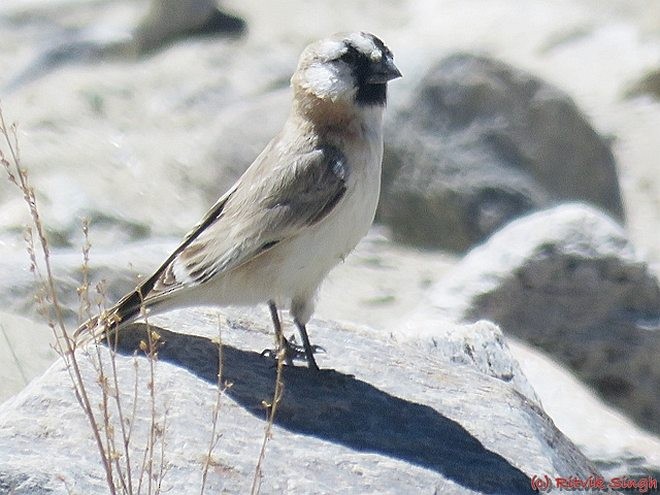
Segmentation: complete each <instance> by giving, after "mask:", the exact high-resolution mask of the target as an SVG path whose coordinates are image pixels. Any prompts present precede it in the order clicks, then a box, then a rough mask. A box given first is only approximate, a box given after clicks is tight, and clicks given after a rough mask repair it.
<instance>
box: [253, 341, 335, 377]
mask: <svg viewBox="0 0 660 495" xmlns="http://www.w3.org/2000/svg"><path fill="white" fill-rule="evenodd" d="M280 352H283V353H284V355H283V359H284V363H285V364H286V365H287V366H293V361H294V360H296V361H307V354H306V353H305V347H304V346H301V345H298V344H296V337H295V335H292V336H291V337H290V338H289V339H288V340H287V339H286V338H283V339H282V345H281V347H280V348H279V349H264V350H263V351H261V356H262V357H267V358H271V359H278V355H279V353H280ZM318 352H322V353H325V349H324V348H323V347H321V346H318V345H313V346H312V353H314V354H316V353H318ZM314 364H316V363H314ZM310 367H313V366H310ZM316 369H318V366H317V367H316Z"/></svg>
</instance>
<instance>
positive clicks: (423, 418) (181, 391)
mask: <svg viewBox="0 0 660 495" xmlns="http://www.w3.org/2000/svg"><path fill="white" fill-rule="evenodd" d="M153 323H154V324H158V325H159V326H161V327H169V328H176V329H177V331H184V332H196V333H200V334H202V335H204V336H193V335H185V334H178V333H173V332H169V331H166V330H159V331H160V334H161V339H162V342H163V343H162V345H161V347H160V350H159V356H160V361H159V362H158V363H157V365H156V374H155V376H156V379H155V391H156V415H155V417H156V421H157V422H158V423H159V425H162V424H163V421H164V425H165V428H164V437H163V438H164V441H165V444H166V450H165V455H164V460H165V463H166V465H167V472H166V474H165V477H164V480H163V484H162V489H163V490H165V491H167V490H170V491H171V492H172V493H188V492H190V487H191V486H196V487H198V486H199V485H200V483H201V467H202V462H203V459H204V456H205V454H206V451H207V449H208V445H209V441H210V438H211V413H212V410H213V404H214V402H215V399H216V395H217V388H216V386H215V383H216V380H217V377H216V374H217V363H218V353H217V346H216V344H214V343H213V342H212V341H211V340H210V339H209V337H213V336H217V334H218V326H219V325H218V315H216V314H213V313H208V314H203V313H201V312H198V311H197V312H196V311H182V312H177V313H172V314H170V315H169V316H168V317H161V318H158V319H154V322H153ZM227 327H229V328H227ZM141 328H142V327H137V330H134V331H127V332H126V334H125V338H124V339H123V340H122V346H124V348H125V349H126V350H127V351H128V352H129V355H127V356H119V357H118V358H117V366H118V369H119V383H120V386H119V390H120V395H121V400H122V401H123V403H124V407H125V408H126V410H130V407H131V402H132V397H133V395H134V394H133V390H134V382H135V373H136V369H135V366H136V364H135V363H137V374H138V376H139V378H138V382H137V389H136V390H137V391H138V392H137V393H138V406H137V412H136V416H135V419H134V420H133V422H132V428H133V430H132V431H133V433H132V434H133V440H134V441H135V451H133V453H134V454H137V452H141V448H143V445H144V443H143V442H144V439H145V437H146V435H147V432H148V424H149V421H150V418H151V412H150V407H149V400H148V386H147V382H148V381H149V372H148V361H147V360H146V359H145V358H142V357H139V358H134V357H131V356H130V352H132V351H131V350H132V349H134V348H135V346H136V345H137V342H138V341H139V340H140V339H141V338H144V334H142V333H140V332H141ZM220 328H221V332H222V334H221V338H222V342H223V347H222V349H223V352H222V361H223V367H222V379H223V381H228V382H231V384H232V385H231V387H230V388H228V389H227V390H226V392H225V394H224V395H223V397H222V400H221V403H220V416H219V422H218V432H219V433H220V435H221V437H220V441H219V443H218V446H217V448H216V450H215V451H214V453H213V461H214V462H213V466H212V469H211V472H210V473H209V477H208V482H207V493H217V492H219V491H224V492H225V493H245V492H246V491H247V490H248V489H249V486H250V483H251V480H252V478H253V473H254V471H255V465H256V462H257V458H258V453H259V448H260V445H261V443H262V440H263V435H264V427H265V425H266V422H265V417H266V411H265V410H264V406H263V401H266V402H271V401H272V394H273V386H274V379H275V370H274V368H273V363H272V362H271V361H270V360H269V359H267V358H263V357H261V356H260V355H259V354H258V351H259V350H261V349H263V348H264V347H269V346H270V345H271V344H272V335H270V324H269V321H268V317H267V315H266V314H265V312H263V313H260V314H259V315H257V314H256V313H255V312H250V313H245V312H238V311H237V312H232V313H231V314H230V316H228V317H227V318H226V320H225V322H224V323H223V324H222V325H220ZM310 332H311V335H312V338H313V341H314V342H315V343H316V344H318V345H321V346H323V347H324V348H325V349H326V350H327V355H325V356H319V364H320V365H321V366H322V367H324V368H330V367H332V368H334V370H330V369H326V370H323V371H322V372H320V373H319V374H312V373H310V372H309V371H308V370H307V369H306V368H304V367H297V368H287V369H285V370H284V376H283V381H284V396H283V399H282V402H281V403H280V405H279V408H278V413H277V415H276V419H275V426H274V429H273V436H272V438H271V440H270V441H269V443H268V445H267V448H266V456H265V459H264V462H263V464H262V469H261V472H262V479H261V493H282V492H286V493H328V492H333V493H349V492H352V493H355V492H356V491H357V492H365V491H369V492H378V493H443V494H466V493H492V494H495V493H507V494H518V493H529V492H530V491H531V489H530V478H531V477H533V476H534V475H545V474H548V475H550V476H554V475H561V476H569V475H575V476H578V477H586V476H589V475H590V474H597V472H596V470H595V469H594V468H593V466H592V465H591V464H590V463H589V462H588V461H587V460H586V459H585V458H584V456H583V455H582V454H581V453H580V452H579V451H578V450H577V449H576V448H575V447H574V446H573V445H572V444H571V443H570V442H569V441H568V440H567V439H566V438H565V437H564V436H563V435H562V434H561V433H560V432H559V431H558V430H557V429H556V428H555V427H554V425H553V423H552V421H551V420H550V419H549V418H548V417H547V416H546V415H545V414H544V413H543V411H542V409H541V408H540V407H538V406H537V405H535V403H534V402H532V401H529V400H528V399H526V398H525V397H524V396H523V395H521V394H520V393H518V392H516V391H515V389H514V388H513V387H512V386H511V385H510V384H509V383H507V382H505V381H503V380H501V379H497V378H493V377H491V376H488V375H486V374H484V373H481V372H479V371H477V370H476V369H474V368H473V367H471V366H462V365H459V364H457V363H450V362H448V361H446V360H444V359H443V358H442V357H440V356H435V355H434V354H432V353H429V352H428V351H424V350H421V349H420V348H419V347H417V346H409V345H399V344H395V343H393V342H391V341H382V340H380V339H379V338H377V337H376V336H375V335H374V333H373V331H369V330H367V329H364V328H363V329H356V328H353V329H351V331H347V330H345V329H342V328H339V327H337V326H336V325H333V324H330V323H322V322H318V321H317V322H313V323H312V324H311V325H310ZM102 354H103V355H105V351H103V352H102ZM104 359H106V358H104ZM81 362H82V363H83V368H84V372H85V374H86V376H87V378H88V380H89V381H88V387H89V390H90V392H91V394H92V402H93V403H95V404H96V403H97V402H98V401H99V400H100V399H99V397H98V390H97V388H96V385H94V379H95V376H94V375H95V373H94V372H93V369H92V367H91V365H90V362H89V360H87V358H85V357H84V356H83V357H82V359H81ZM410 363H415V365H414V366H410ZM105 364H106V366H107V365H108V363H107V360H106V361H105ZM106 369H107V367H106ZM165 412H166V419H165V420H163V415H164V414H165ZM115 417H116V414H115V415H113V421H114V419H115ZM115 431H118V430H117V429H115ZM94 448H95V447H94V443H93V441H92V438H91V434H90V433H89V431H88V428H87V425H86V423H85V418H84V417H83V416H82V414H81V412H80V410H79V408H78V406H77V405H76V403H75V399H74V397H73V394H72V392H71V388H70V385H69V382H68V376H67V373H66V372H65V371H64V369H63V367H62V363H61V362H58V363H56V364H55V365H54V366H53V367H52V368H51V369H50V370H49V371H48V372H47V373H46V374H45V375H44V376H43V377H41V378H39V379H37V380H35V381H34V382H33V383H31V385H30V386H29V387H27V388H26V389H25V390H24V391H23V392H21V393H20V394H19V395H17V396H16V397H14V398H13V399H12V400H10V401H8V402H6V403H5V404H3V405H2V407H0V458H2V459H3V463H2V464H1V465H0V486H3V487H9V490H12V489H13V490H14V492H13V493H15V494H16V495H22V494H26V493H30V494H31V495H37V494H45V493H67V488H66V486H65V483H66V485H67V486H68V487H69V489H72V490H73V491H74V492H80V493H86V494H90V495H91V494H95V493H105V488H104V481H103V473H102V470H101V468H100V466H99V464H98V461H97V459H96V457H95V456H94ZM135 458H139V456H138V455H135ZM158 466H159V461H158V462H157V463H156V468H158ZM301 470H304V473H303V474H301ZM196 490H197V488H195V491H196Z"/></svg>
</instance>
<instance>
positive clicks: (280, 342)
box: [262, 301, 293, 366]
mask: <svg viewBox="0 0 660 495" xmlns="http://www.w3.org/2000/svg"><path fill="white" fill-rule="evenodd" d="M268 309H269V310H270V317H271V319H272V320H273V327H274V328H275V345H276V346H277V352H278V353H279V352H280V351H282V350H283V351H284V360H285V362H286V364H287V365H289V366H293V352H292V349H291V345H290V344H289V341H288V340H286V337H285V336H284V334H283V333H282V323H280V316H279V314H278V313H277V306H275V302H274V301H268ZM265 352H266V351H264V353H265ZM264 353H262V354H264Z"/></svg>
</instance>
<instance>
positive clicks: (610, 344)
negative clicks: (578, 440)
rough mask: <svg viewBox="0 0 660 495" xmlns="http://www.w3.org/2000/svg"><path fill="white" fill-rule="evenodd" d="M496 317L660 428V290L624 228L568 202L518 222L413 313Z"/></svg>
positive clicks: (416, 317)
mask: <svg viewBox="0 0 660 495" xmlns="http://www.w3.org/2000/svg"><path fill="white" fill-rule="evenodd" d="M429 318H435V319H437V318H449V319H450V320H452V321H458V322H466V321H473V320H477V319H482V318H483V319H489V320H492V321H494V322H496V323H497V324H498V325H500V326H501V327H502V329H503V331H504V332H505V333H508V334H510V335H514V336H516V337H519V338H521V339H523V340H525V341H527V342H529V343H531V344H533V345H535V346H537V347H540V348H541V349H543V350H544V351H546V352H547V353H549V354H550V355H552V356H553V357H554V358H555V359H558V360H559V361H561V362H562V363H564V364H566V365H568V366H570V367H571V368H572V369H573V370H574V371H575V372H576V373H577V374H578V376H580V377H581V378H582V379H583V380H584V381H586V382H587V383H588V384H590V385H591V386H593V387H594V388H595V389H596V390H597V391H598V393H599V394H600V395H601V396H602V397H604V398H605V399H606V400H608V401H609V402H610V403H612V404H614V405H616V406H617V407H619V408H620V409H622V410H624V411H626V412H627V413H628V414H629V415H630V416H631V417H633V418H634V419H635V420H636V421H637V422H638V423H639V424H640V425H642V426H645V427H646V428H649V429H651V430H652V431H655V432H658V431H660V420H659V418H660V396H658V393H657V392H658V390H660V361H659V360H658V359H657V356H658V353H659V352H660V332H659V331H658V330H659V329H660V289H659V288H658V280H657V278H656V277H655V276H654V275H653V273H651V272H650V271H649V269H648V267H647V265H646V264H645V263H644V261H643V260H641V259H640V258H639V257H638V256H637V255H636V254H635V252H634V250H633V248H632V246H631V244H630V243H629V241H628V239H627V237H626V234H625V232H624V231H623V229H622V228H621V227H620V226H619V225H618V224H617V223H616V222H615V221H614V220H612V219H611V218H609V217H608V216H607V215H605V214H604V213H602V212H600V211H598V210H596V209H594V208H592V207H590V206H587V205H583V204H566V205H562V206H558V207H556V208H552V209H549V210H545V211H541V212H537V213H534V214H531V215H529V216H527V217H524V218H521V219H519V220H517V221H515V222H512V223H511V224H510V225H508V226H507V227H505V228H503V229H502V230H500V231H499V232H497V233H496V234H495V235H493V236H492V237H491V238H490V239H489V240H488V241H487V242H486V243H484V244H483V245H481V246H478V247H476V248H474V249H473V250H472V251H470V252H469V253H468V254H467V255H466V256H465V257H464V258H463V259H462V260H461V261H460V262H459V264H458V265H457V266H456V267H455V268H454V269H452V270H451V271H450V272H449V273H448V274H447V275H446V276H445V277H444V278H443V279H441V280H440V281H439V282H438V283H437V284H436V285H435V286H434V288H433V289H431V290H430V291H429V296H428V301H425V302H424V303H422V304H421V305H420V308H419V309H418V310H417V311H415V312H413V314H412V315H411V316H410V318H408V320H409V321H410V323H409V324H410V325H412V326H413V327H414V326H415V325H417V323H418V322H420V321H427V320H428V319H429Z"/></svg>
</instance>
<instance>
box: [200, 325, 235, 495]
mask: <svg viewBox="0 0 660 495" xmlns="http://www.w3.org/2000/svg"><path fill="white" fill-rule="evenodd" d="M216 343H217V345H218V389H217V393H216V396H215V404H214V406H213V417H212V422H211V423H212V429H211V441H210V442H209V449H208V452H207V453H206V458H205V459H204V466H203V468H202V488H201V490H200V492H199V494H200V495H204V490H205V489H206V478H207V476H208V472H209V466H210V465H211V462H212V456H213V451H214V450H215V448H216V446H217V445H218V442H219V441H220V437H221V435H220V433H218V431H217V430H218V418H219V416H220V400H221V399H222V395H223V393H224V391H225V389H226V388H227V387H228V386H230V385H224V384H223V383H222V368H223V364H224V358H223V352H222V325H221V324H220V315H218V340H217V342H216Z"/></svg>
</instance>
